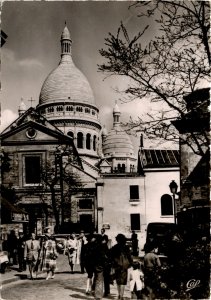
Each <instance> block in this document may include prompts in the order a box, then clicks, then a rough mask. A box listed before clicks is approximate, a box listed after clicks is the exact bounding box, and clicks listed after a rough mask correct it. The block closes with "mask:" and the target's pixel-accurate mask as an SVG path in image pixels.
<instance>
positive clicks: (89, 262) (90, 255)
mask: <svg viewBox="0 0 211 300" xmlns="http://www.w3.org/2000/svg"><path fill="white" fill-rule="evenodd" d="M95 242H96V235H95V234H89V235H88V237H87V243H86V244H85V246H84V266H85V270H86V273H87V282H86V294H87V295H90V294H91V293H92V292H94V286H93V276H94V267H95V263H94V260H95V247H96V245H95Z"/></svg>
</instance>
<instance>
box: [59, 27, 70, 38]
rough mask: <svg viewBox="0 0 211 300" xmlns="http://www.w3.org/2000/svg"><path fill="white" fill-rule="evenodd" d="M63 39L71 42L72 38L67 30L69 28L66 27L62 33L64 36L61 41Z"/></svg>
mask: <svg viewBox="0 0 211 300" xmlns="http://www.w3.org/2000/svg"><path fill="white" fill-rule="evenodd" d="M63 39H67V40H71V38H70V32H69V29H68V28H67V26H66V25H65V28H64V30H63V32H62V35H61V40H63Z"/></svg>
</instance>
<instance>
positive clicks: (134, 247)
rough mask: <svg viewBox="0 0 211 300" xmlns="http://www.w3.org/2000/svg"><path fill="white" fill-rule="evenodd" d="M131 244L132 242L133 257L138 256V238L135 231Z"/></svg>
mask: <svg viewBox="0 0 211 300" xmlns="http://www.w3.org/2000/svg"><path fill="white" fill-rule="evenodd" d="M131 242H132V255H133V256H138V237H137V233H135V231H134V230H133V231H132V235H131Z"/></svg>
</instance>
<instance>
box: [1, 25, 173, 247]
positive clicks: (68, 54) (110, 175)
mask: <svg viewBox="0 0 211 300" xmlns="http://www.w3.org/2000/svg"><path fill="white" fill-rule="evenodd" d="M60 42H61V59H60V62H59V64H58V66H57V67H56V68H55V69H54V70H53V71H52V72H51V73H50V74H49V75H48V76H47V77H46V79H45V81H44V83H43V85H42V88H41V91H40V96H39V103H38V105H37V107H36V108H32V107H31V108H29V109H28V110H26V107H25V106H24V103H23V101H22V102H21V104H20V107H19V117H18V119H17V120H15V121H14V122H13V123H12V124H10V125H9V126H8V127H7V128H6V129H5V130H4V131H3V132H2V133H1V146H2V147H3V151H4V153H5V154H7V156H8V158H9V164H10V167H9V168H8V169H7V170H6V171H4V172H3V171H2V185H3V186H5V187H7V188H8V189H9V188H10V189H13V190H14V191H15V195H16V199H15V204H16V205H18V206H19V207H21V208H22V209H24V211H26V212H27V213H28V214H29V221H28V223H25V225H24V226H26V227H27V228H28V229H27V230H29V231H31V230H35V231H36V233H38V234H41V233H42V231H43V228H44V227H45V226H46V225H49V226H52V230H54V229H55V225H56V220H55V214H54V209H55V210H56V211H57V212H58V216H57V217H58V218H60V219H58V220H57V221H59V220H62V221H63V225H65V226H63V230H64V231H65V232H68V231H69V232H72V231H76V232H78V231H79V230H80V229H84V230H85V231H86V232H89V231H91V230H97V231H100V229H101V228H105V229H106V231H107V234H108V235H109V236H110V237H115V235H116V234H117V233H124V234H126V236H128V237H130V235H131V232H132V230H135V231H136V233H137V234H138V238H139V241H141V244H142V245H143V243H144V238H145V234H146V226H147V224H148V223H149V222H174V213H175V211H174V207H175V206H174V203H173V198H172V195H171V194H170V191H169V183H170V182H171V181H172V180H175V181H176V182H177V183H179V152H178V151H177V150H160V149H145V148H144V147H143V142H142V141H141V145H140V148H139V151H137V153H136V151H135V150H134V146H133V144H132V142H131V140H130V137H129V135H128V134H127V133H126V132H125V131H124V129H123V128H122V127H121V111H120V109H119V106H118V104H117V103H116V104H115V105H114V108H113V124H112V126H111V129H110V130H108V131H107V130H106V128H102V126H101V123H100V119H99V108H98V107H97V105H96V102H97V99H96V100H95V99H94V95H93V92H92V88H91V86H90V84H89V82H88V80H87V78H86V77H85V76H84V74H83V73H82V72H81V71H80V70H79V69H78V68H77V67H76V66H75V64H74V62H73V59H72V40H71V36H70V32H69V30H68V28H67V26H66V25H65V28H64V30H63V32H62V35H61V41H60ZM49 162H51V169H50V168H49V169H48V168H47V166H48V165H49ZM66 167H67V169H68V171H69V172H71V174H77V178H78V181H79V182H80V188H76V189H75V190H74V191H73V190H71V187H72V186H71V181H70V183H69V186H68V183H67V182H68V181H65V178H64V176H63V172H66ZM53 169H54V175H55V172H56V174H57V177H58V178H59V180H57V181H55V184H54V186H53V183H52V181H51V186H50V184H48V187H47V188H46V190H45V191H44V189H43V182H44V181H43V180H44V179H43V176H41V174H42V171H43V170H45V172H46V174H48V175H49V174H50V172H52V170H53ZM69 174H70V173H69ZM45 183H46V181H45ZM48 183H49V182H48ZM46 185H47V184H46ZM67 191H70V192H69V194H68V193H66V192H67ZM52 193H53V194H54V196H55V198H52ZM68 197H69V198H68ZM67 198H68V199H67ZM52 199H53V200H55V201H54V202H52ZM66 199H67V201H66ZM58 203H59V205H60V206H59V205H58ZM52 205H55V207H52ZM64 207H65V209H64Z"/></svg>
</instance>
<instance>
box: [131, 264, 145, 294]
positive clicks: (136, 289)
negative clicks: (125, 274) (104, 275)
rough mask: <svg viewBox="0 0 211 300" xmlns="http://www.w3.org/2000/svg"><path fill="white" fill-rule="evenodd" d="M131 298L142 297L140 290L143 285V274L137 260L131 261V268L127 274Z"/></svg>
mask: <svg viewBox="0 0 211 300" xmlns="http://www.w3.org/2000/svg"><path fill="white" fill-rule="evenodd" d="M129 281H130V291H131V299H142V296H141V291H142V289H143V287H144V283H143V282H144V274H143V272H142V271H141V269H140V263H139V262H138V261H136V262H134V263H133V269H132V270H131V271H130V275H129Z"/></svg>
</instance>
